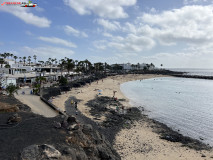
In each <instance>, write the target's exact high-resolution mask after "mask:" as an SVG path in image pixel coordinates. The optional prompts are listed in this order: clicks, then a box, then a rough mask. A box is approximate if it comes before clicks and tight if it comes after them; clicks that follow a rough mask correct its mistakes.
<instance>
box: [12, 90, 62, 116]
mask: <svg viewBox="0 0 213 160" xmlns="http://www.w3.org/2000/svg"><path fill="white" fill-rule="evenodd" d="M23 91H24V92H25V94H24V95H23V94H22V92H23ZM30 91H31V89H30V88H27V87H24V88H22V89H20V90H19V91H18V95H17V94H15V97H16V98H17V99H18V100H19V101H21V102H22V103H24V104H26V105H28V106H29V107H30V108H31V110H32V112H33V113H36V114H39V115H43V116H44V117H55V116H57V115H58V113H57V112H56V111H55V110H53V109H52V108H50V107H49V106H48V105H47V104H45V103H44V102H43V101H41V100H40V97H39V96H36V95H31V94H30Z"/></svg>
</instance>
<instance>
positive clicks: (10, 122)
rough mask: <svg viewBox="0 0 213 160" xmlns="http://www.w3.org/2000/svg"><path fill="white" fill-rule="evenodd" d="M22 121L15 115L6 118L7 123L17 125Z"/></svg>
mask: <svg viewBox="0 0 213 160" xmlns="http://www.w3.org/2000/svg"><path fill="white" fill-rule="evenodd" d="M21 120H22V118H21V117H20V116H19V115H18V114H17V113H16V114H14V115H12V116H11V117H9V118H8V120H7V123H8V124H12V123H18V122H20V121H21Z"/></svg>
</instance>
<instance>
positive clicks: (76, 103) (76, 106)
mask: <svg viewBox="0 0 213 160" xmlns="http://www.w3.org/2000/svg"><path fill="white" fill-rule="evenodd" d="M77 108H78V102H77V101H75V109H76V110H77Z"/></svg>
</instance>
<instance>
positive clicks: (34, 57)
mask: <svg viewBox="0 0 213 160" xmlns="http://www.w3.org/2000/svg"><path fill="white" fill-rule="evenodd" d="M33 59H34V60H35V64H36V59H37V56H36V55H33Z"/></svg>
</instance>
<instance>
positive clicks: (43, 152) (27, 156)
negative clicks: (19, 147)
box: [21, 144, 61, 160]
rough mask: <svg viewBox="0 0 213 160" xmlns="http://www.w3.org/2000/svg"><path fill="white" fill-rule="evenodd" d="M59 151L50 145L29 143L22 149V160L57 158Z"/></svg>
mask: <svg viewBox="0 0 213 160" xmlns="http://www.w3.org/2000/svg"><path fill="white" fill-rule="evenodd" d="M60 157H61V153H60V152H59V151H58V150H57V149H55V148H54V147H53V146H51V145H47V144H43V145H31V146H28V147H26V148H24V149H23V152H22V153H21V159H22V160H37V159H39V160H47V159H59V158H60Z"/></svg>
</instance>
